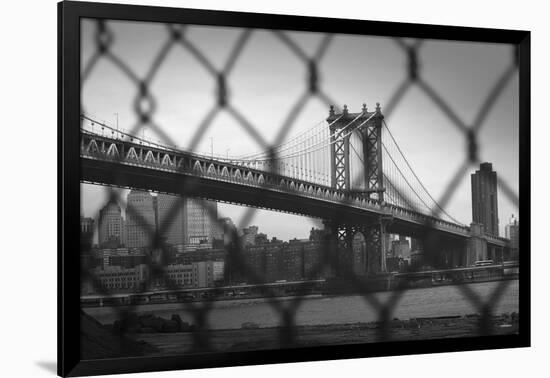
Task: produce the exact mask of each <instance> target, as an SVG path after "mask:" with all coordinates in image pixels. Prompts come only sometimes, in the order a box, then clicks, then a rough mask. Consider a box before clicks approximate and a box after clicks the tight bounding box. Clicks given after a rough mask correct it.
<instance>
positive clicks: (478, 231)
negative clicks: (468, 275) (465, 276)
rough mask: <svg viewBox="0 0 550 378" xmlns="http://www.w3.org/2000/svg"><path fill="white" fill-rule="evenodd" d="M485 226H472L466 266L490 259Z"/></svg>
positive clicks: (473, 224) (476, 224) (475, 224)
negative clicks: (484, 230)
mask: <svg viewBox="0 0 550 378" xmlns="http://www.w3.org/2000/svg"><path fill="white" fill-rule="evenodd" d="M484 236H485V235H484V232H483V225H482V224H478V223H472V224H471V225H470V238H469V239H468V245H467V247H466V266H472V265H474V263H475V262H476V261H482V260H487V259H488V254H487V240H486V239H485V238H484Z"/></svg>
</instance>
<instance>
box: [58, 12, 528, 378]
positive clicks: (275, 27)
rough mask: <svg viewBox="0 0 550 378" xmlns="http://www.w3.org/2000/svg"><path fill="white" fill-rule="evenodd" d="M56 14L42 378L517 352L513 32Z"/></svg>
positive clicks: (523, 129)
mask: <svg viewBox="0 0 550 378" xmlns="http://www.w3.org/2000/svg"><path fill="white" fill-rule="evenodd" d="M58 11H59V33H58V35H59V48H58V51H59V64H58V65H59V129H58V130H59V149H58V154H59V168H58V169H59V175H58V177H59V191H58V195H59V226H58V229H59V234H58V237H59V257H58V259H59V260H58V261H59V294H58V295H59V297H58V305H59V317H58V319H59V327H58V329H59V343H58V359H59V363H58V366H59V367H58V374H59V375H61V376H80V375H98V374H110V373H129V372H145V371H160V370H174V369H194V368H201V367H216V366H235V365H247V364H265V363H278V362H291V361H312V360H326V359H340V358H358V357H369V356H390V355H400V354H415V353H436V352H450V351H462V350H476V349H495V348H512V347H526V346H529V345H530V303H529V300H530V299H529V298H530V241H529V234H530V223H529V220H530V212H529V206H530V199H529V192H530V186H529V185H530V161H529V140H530V116H529V112H530V97H529V93H530V34H529V32H527V31H512V30H496V29H477V28H465V27H450V26H436V25H419V24H401V23H390V22H374V21H363V20H341V19H330V18H313V17H298V16H280V15H268V14H252V13H237V12H221V11H205V10H195V9H179V8H165V7H147V6H133V5H115V4H98V3H85V2H61V3H59V4H58ZM520 193H521V195H520ZM520 218H521V224H522V234H521V235H522V236H521V237H520V234H519V221H520ZM520 314H521V316H520Z"/></svg>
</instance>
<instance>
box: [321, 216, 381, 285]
mask: <svg viewBox="0 0 550 378" xmlns="http://www.w3.org/2000/svg"><path fill="white" fill-rule="evenodd" d="M389 222H391V218H387V217H385V216H382V217H380V218H379V219H378V221H376V222H372V223H368V224H361V225H357V224H353V225H351V224H337V223H334V222H325V227H328V228H329V229H330V231H331V235H333V238H334V239H335V241H336V246H337V248H336V249H337V250H336V251H335V253H336V254H337V256H338V258H337V259H334V261H336V262H337V266H336V267H334V268H335V271H336V274H337V275H338V276H339V277H342V278H346V277H350V276H352V275H353V276H373V275H379V274H384V273H386V272H387V269H386V253H385V251H386V250H387V248H388V246H386V245H385V244H386V233H387V231H386V227H387V225H388V224H389ZM361 236H362V237H361Z"/></svg>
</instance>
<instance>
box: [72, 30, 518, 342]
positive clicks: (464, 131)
mask: <svg viewBox="0 0 550 378" xmlns="http://www.w3.org/2000/svg"><path fill="white" fill-rule="evenodd" d="M86 22H89V23H90V24H91V25H93V44H92V45H93V51H92V52H91V53H90V54H89V56H88V57H87V59H85V60H84V61H82V62H81V64H82V71H81V72H82V73H81V85H82V87H84V86H85V85H86V84H87V83H88V82H89V81H91V80H93V75H92V74H93V72H94V70H95V69H96V67H97V66H98V65H99V64H100V63H101V62H104V63H108V64H110V65H111V67H112V68H114V69H115V70H117V71H118V72H119V73H120V74H122V75H123V76H124V77H125V78H126V79H127V81H128V82H130V83H131V84H132V86H133V87H134V88H135V94H134V96H133V98H128V102H130V103H131V104H132V107H133V111H134V113H135V116H136V120H137V121H136V123H135V124H134V125H133V127H132V129H131V130H130V131H129V132H128V134H129V135H138V134H139V133H140V131H142V130H143V129H144V128H147V129H148V130H151V131H152V132H154V133H155V134H156V135H158V136H159V137H160V138H161V140H162V143H163V144H165V145H169V146H175V145H177V143H176V141H175V140H172V139H171V138H170V137H169V135H168V133H167V132H166V131H165V128H164V127H163V125H162V124H160V123H158V122H157V121H156V115H157V110H158V99H157V98H156V97H155V94H154V91H153V90H152V87H153V85H154V83H155V79H156V78H157V76H158V73H159V72H160V71H161V70H162V69H163V63H164V62H165V60H166V59H167V56H168V54H169V53H170V52H172V51H174V50H177V49H180V51H181V52H183V53H185V54H188V55H189V56H191V57H192V58H194V59H195V61H196V62H198V63H199V64H200V65H201V66H202V67H203V68H204V70H205V71H206V72H207V74H208V75H209V76H210V77H211V79H212V82H213V83H215V92H214V93H213V96H214V98H215V101H214V102H213V106H212V107H211V108H210V109H208V110H207V111H206V113H205V114H204V116H203V118H202V121H201V122H200V124H199V126H198V127H197V129H196V131H195V133H194V134H193V135H191V137H190V138H189V140H190V143H189V146H188V147H187V148H186V149H187V150H189V151H194V150H195V149H196V148H197V146H198V145H199V144H200V142H201V141H203V140H204V138H205V137H206V134H207V131H208V130H209V128H210V126H211V125H212V124H213V121H214V119H215V118H216V117H217V116H218V115H219V114H220V113H222V112H225V114H226V115H228V116H230V117H231V118H232V119H233V120H234V121H236V123H238V124H239V125H240V126H241V127H242V130H244V131H245V132H246V133H247V134H248V135H249V136H250V138H251V139H252V140H253V141H255V142H256V143H257V145H258V146H259V147H260V148H261V149H267V150H271V151H272V158H273V159H274V160H276V159H277V156H276V150H275V149H274V148H273V147H274V146H277V145H278V144H280V143H281V142H283V141H284V140H285V138H286V137H287V136H288V135H289V133H290V132H291V130H292V129H293V127H294V126H296V123H297V119H298V118H299V116H300V114H301V112H302V111H303V109H304V107H305V106H306V104H307V103H308V101H310V100H311V99H312V98H316V99H318V100H319V101H321V102H322V103H324V104H326V108H327V109H328V108H329V106H330V105H336V107H337V109H340V107H339V102H338V101H337V99H333V98H331V96H330V94H329V93H327V92H326V91H325V90H324V88H323V80H322V78H323V77H324V76H325V75H327V76H328V75H329V74H330V73H327V72H323V61H324V60H325V59H326V57H327V54H328V53H329V48H330V46H331V44H332V43H333V41H334V36H333V35H331V34H324V35H322V37H321V39H320V43H319V45H318V47H317V48H316V49H314V51H313V52H310V51H306V50H305V49H304V48H302V47H301V46H300V44H298V43H297V42H296V41H295V40H294V39H293V38H292V36H291V35H290V34H289V33H287V32H284V31H273V32H272V33H273V34H274V36H275V37H276V38H277V39H278V40H279V41H280V42H281V43H282V44H283V45H284V46H285V47H286V48H287V49H288V50H289V51H290V52H291V54H293V55H294V56H295V57H296V58H297V59H298V60H299V62H301V64H302V65H303V67H304V70H305V73H306V75H305V77H304V85H303V90H302V92H301V93H300V94H299V95H298V97H297V98H296V100H295V101H294V102H293V105H292V106H291V108H290V110H289V111H288V114H287V115H286V117H284V122H283V123H282V125H281V126H280V128H279V129H278V130H277V132H276V134H275V135H276V136H275V138H274V139H273V142H272V143H270V142H268V141H267V139H266V137H265V136H264V135H263V132H262V131H261V129H260V128H259V127H258V126H257V125H254V124H253V123H252V122H251V121H249V120H248V119H247V117H246V115H245V113H244V112H242V110H240V109H239V108H238V107H237V106H235V105H234V103H233V102H232V94H234V93H236V92H238V90H239V88H236V87H233V86H232V85H231V77H232V74H233V72H234V70H235V67H236V66H237V65H238V64H239V62H240V59H242V56H243V54H246V50H247V44H248V43H249V42H250V40H251V38H252V37H253V35H254V34H255V33H257V32H258V31H257V30H252V29H240V30H239V35H238V37H237V38H236V41H235V42H234V44H233V45H232V47H231V53H230V54H229V55H228V57H227V58H226V59H225V60H224V61H222V62H213V61H211V59H210V58H209V57H208V55H207V54H205V53H204V49H207V48H208V46H200V45H197V44H196V43H194V42H193V41H192V39H190V38H188V34H189V33H190V31H191V30H192V29H193V26H192V25H174V24H168V25H165V26H164V29H165V32H164V37H163V39H161V40H158V46H159V49H158V51H157V52H156V53H155V55H153V59H152V60H151V63H150V66H149V67H148V69H147V70H146V72H145V74H144V75H141V74H140V73H138V72H137V71H136V70H134V69H133V68H132V62H131V61H130V60H127V58H126V57H124V56H121V55H119V53H117V51H116V48H115V47H116V44H117V35H116V33H115V32H114V31H113V29H112V27H111V21H108V20H86ZM388 43H393V44H394V45H395V46H396V47H397V49H398V50H399V51H400V54H402V56H403V57H404V59H405V62H406V64H405V66H404V67H403V70H405V72H406V74H405V75H404V77H403V79H402V81H401V82H399V83H398V85H397V86H396V87H395V90H394V91H393V94H392V95H391V96H390V99H389V101H387V103H385V104H384V116H385V118H386V119H391V117H392V114H393V113H394V112H395V111H396V110H397V109H398V108H399V107H400V105H401V104H402V102H403V98H404V96H405V95H406V94H407V93H408V92H410V91H412V90H413V89H416V90H417V91H420V93H421V94H422V95H424V96H425V97H426V98H427V99H429V101H431V103H432V104H433V109H434V112H436V111H438V112H442V114H444V116H445V117H446V118H447V119H448V123H449V125H452V126H451V127H453V128H455V129H456V130H457V131H458V132H459V133H460V135H462V137H463V140H464V144H465V149H464V153H463V159H462V163H461V164H460V166H459V168H458V169H457V171H456V172H455V173H454V174H453V176H452V179H451V180H450V181H449V182H448V185H447V186H446V190H445V191H444V193H443V194H442V195H441V196H440V198H438V203H439V204H440V206H441V208H435V209H433V213H432V215H433V216H434V217H437V216H438V215H439V212H440V211H441V209H443V208H446V207H447V206H448V204H449V202H450V201H451V199H452V198H453V196H454V195H455V193H456V188H457V187H458V183H459V182H460V181H461V180H462V179H463V178H464V176H465V175H466V174H467V173H468V171H469V170H470V169H471V168H472V167H474V166H476V165H477V164H479V163H480V158H479V151H480V149H481V148H482V146H480V143H479V135H480V132H481V131H482V130H483V128H484V125H485V124H486V123H487V119H488V116H489V113H490V112H491V110H492V109H493V108H494V107H495V106H496V104H497V102H498V100H499V98H500V97H501V96H502V94H503V93H504V91H505V90H506V88H507V87H508V86H509V85H510V82H511V81H512V80H513V79H514V76H515V75H517V70H518V52H517V51H516V50H515V49H513V48H510V55H509V56H510V58H509V63H508V65H507V66H506V68H505V69H504V70H503V71H502V73H501V74H500V75H499V77H498V79H497V80H496V81H495V82H494V84H493V86H492V87H490V88H487V92H486V93H487V94H486V96H485V99H484V101H483V102H482V103H481V104H480V106H479V109H477V110H474V112H475V113H474V117H473V122H469V121H467V119H469V118H470V117H471V114H467V115H466V116H464V115H463V114H461V113H462V112H463V110H461V111H460V112H458V111H457V110H456V109H454V108H453V106H452V104H451V103H449V102H448V101H446V99H445V97H444V96H442V95H441V94H440V93H439V92H438V91H437V89H435V88H434V87H433V86H432V85H431V84H430V83H429V81H428V80H426V79H425V75H426V73H425V72H424V70H423V64H422V63H423V61H422V51H423V48H424V45H425V44H426V41H425V40H413V41H410V40H405V39H400V38H394V39H388ZM145 53H147V54H149V52H143V54H145ZM218 67H221V68H218ZM182 70H185V67H184V66H182ZM266 74H268V73H266ZM81 107H82V112H83V113H86V109H87V104H86V103H85V101H83V103H82V104H81ZM273 173H277V172H276V171H274V172H273ZM355 180H362V177H356V178H355ZM498 185H499V188H500V190H501V191H502V193H503V194H504V195H505V196H506V197H507V198H508V200H509V201H510V202H511V203H513V205H514V206H515V207H516V208H518V201H519V200H518V195H517V193H516V192H515V190H514V189H513V185H511V184H510V183H508V182H506V181H505V180H502V179H499V181H498ZM138 189H139V188H138ZM105 191H106V193H107V197H108V198H109V200H112V201H115V202H117V203H125V199H124V198H122V197H121V192H120V191H119V190H116V189H115V188H114V187H111V186H105ZM403 197H406V195H405V194H404V195H403ZM184 201H185V199H184V198H183V197H179V200H178V201H177V202H176V203H175V204H174V206H173V207H172V208H171V210H170V211H169V212H168V214H167V216H166V217H165V218H164V219H163V221H162V222H159V225H158V227H155V226H151V225H149V226H147V225H148V222H147V220H146V219H144V218H143V215H142V214H140V212H139V211H136V209H135V208H133V207H132V205H131V204H129V203H128V204H127V208H126V216H127V217H128V216H131V217H132V218H133V219H136V220H137V221H138V223H140V224H142V225H143V227H144V232H146V233H147V234H149V235H150V240H151V246H150V249H151V250H158V251H161V252H160V253H161V255H164V254H167V253H168V250H169V248H170V246H168V245H167V244H166V241H165V238H164V237H163V236H164V235H165V234H166V232H167V229H168V227H169V225H170V223H171V221H172V220H173V219H174V217H175V216H176V214H177V212H178V211H179V209H181V207H182V206H184V204H183V202H184ZM344 201H345V200H344ZM410 207H411V208H414V204H412V203H411V204H410ZM205 211H208V212H212V209H211V208H210V207H205ZM256 211H257V210H256V209H255V208H247V209H246V211H245V213H244V216H243V217H242V218H241V220H240V222H239V226H246V225H249V224H250V221H251V220H252V218H253V217H254V215H255V212H256ZM211 217H215V218H216V219H215V220H216V221H219V219H221V218H223V214H217V213H213V212H212V213H211ZM331 220H332V221H333V222H334V223H335V224H338V223H339V222H342V223H345V219H341V218H339V215H335V216H334V218H333V219H331ZM219 227H220V228H223V227H225V226H224V224H222V223H220V224H219ZM225 231H226V233H227V234H229V236H230V237H229V239H228V240H226V242H225V245H224V248H225V252H226V269H236V267H237V268H238V271H239V274H240V275H242V276H243V277H245V278H246V281H247V282H257V283H266V279H265V277H264V276H263V275H262V272H258V271H256V270H255V269H254V267H252V266H249V265H248V264H247V262H246V259H245V257H244V255H245V252H244V251H245V246H244V245H243V243H242V239H241V238H240V236H239V234H238V232H237V229H236V228H233V229H227V228H226V230H225ZM324 237H325V240H324V242H322V243H320V248H321V251H320V256H321V258H320V259H319V261H318V263H317V264H316V265H315V266H314V267H313V268H312V270H311V272H310V273H311V276H312V277H318V276H320V275H322V272H324V271H326V270H327V269H335V268H336V266H337V265H338V257H337V255H338V253H337V252H338V251H337V246H336V245H335V241H334V240H335V238H334V235H331V234H326V235H325V236H324ZM422 241H423V245H424V248H425V251H424V252H425V258H427V259H430V258H435V256H436V254H437V251H439V249H438V246H439V243H441V239H440V237H439V234H438V232H437V231H435V229H434V227H433V225H432V224H431V223H430V222H429V221H428V222H427V223H426V224H425V225H424V231H423V236H422ZM87 248H89V246H82V251H81V253H82V254H86V253H88V252H89V250H87ZM162 261H163V259H162V258H161V259H154V258H152V257H151V256H150V255H148V256H147V260H146V261H145V264H146V265H147V266H148V268H149V271H150V275H149V276H148V278H147V283H146V285H144V286H143V290H146V287H148V284H149V283H150V282H152V281H154V280H158V279H159V278H160V279H162V280H163V282H164V283H165V286H166V288H167V289H168V290H173V291H174V292H176V291H178V290H181V287H180V286H179V285H178V283H177V282H176V280H175V279H174V278H172V277H171V275H170V274H169V271H168V270H167V266H166V265H165V264H163V263H162ZM428 262H429V261H428ZM81 279H82V282H87V283H89V284H90V285H92V286H93V289H94V291H95V292H96V293H98V294H100V295H102V296H104V298H106V299H108V298H115V295H114V294H113V293H112V292H110V291H109V290H107V289H106V288H105V287H103V286H102V285H101V284H100V283H99V281H98V280H97V277H94V270H93V269H91V268H90V266H87V265H86V264H83V265H82V268H81ZM349 280H350V282H351V284H352V285H353V287H354V289H355V290H354V291H355V292H356V293H360V296H361V297H362V298H363V300H364V301H365V303H366V304H367V305H368V306H369V307H370V308H371V309H374V310H375V312H376V313H377V314H378V323H377V325H376V327H375V328H374V330H373V331H372V332H371V334H369V337H368V338H367V339H365V340H364V341H368V342H371V341H388V340H393V336H392V332H391V329H392V322H393V321H394V318H393V314H394V312H395V309H396V308H398V306H399V304H400V301H401V299H402V298H403V296H404V295H406V293H407V292H408V289H407V288H406V287H400V288H397V289H396V290H394V291H391V292H390V293H389V294H388V296H387V297H386V298H385V300H383V299H382V297H381V296H380V295H379V294H378V293H373V292H372V290H370V288H369V287H368V283H366V281H364V280H362V279H360V277H357V276H354V275H351V276H350V277H349ZM510 282H511V281H510V280H502V281H499V282H498V283H497V284H496V286H495V289H494V290H493V291H492V292H491V293H490V294H489V295H488V296H485V295H481V294H479V293H478V292H476V291H475V290H474V289H472V288H471V287H470V286H469V285H457V286H455V287H456V290H459V291H460V293H461V294H462V295H463V296H465V297H466V298H467V300H468V301H469V302H470V303H471V305H472V306H473V307H474V308H475V312H477V313H478V314H479V317H478V318H476V320H475V321H476V324H477V326H476V327H477V328H476V329H475V330H474V335H475V334H477V335H485V334H492V333H493V332H494V331H495V329H494V327H493V321H492V319H493V315H494V309H495V308H496V306H497V304H498V302H499V300H500V299H501V298H502V296H503V295H504V293H505V292H506V289H507V287H508V285H509V284H510ZM264 294H265V297H266V299H265V300H266V301H267V303H268V304H269V306H271V308H272V310H273V312H274V313H275V314H276V315H275V316H276V317H277V318H278V319H279V325H280V326H279V327H278V328H277V329H276V331H274V333H273V335H272V337H273V339H272V340H270V342H269V343H268V345H267V347H269V348H286V347H294V346H300V345H303V344H301V342H300V340H301V337H302V336H303V335H301V334H300V332H299V331H298V327H297V326H296V317H297V314H298V313H299V310H300V307H301V305H302V304H303V302H304V296H305V294H307V292H306V291H304V292H303V293H300V292H299V289H298V291H297V292H295V295H294V296H292V297H291V298H289V299H288V300H285V301H281V300H279V299H277V294H278V293H277V292H276V291H275V290H273V289H271V288H270V286H266V287H265V291H264ZM224 298H225V299H227V298H226V297H224V292H223V290H222V289H220V290H214V291H212V296H211V297H210V298H209V300H204V301H192V302H186V303H180V304H178V305H181V308H185V309H186V311H187V312H189V313H191V314H193V319H192V324H193V327H194V328H193V330H192V332H190V333H188V336H186V337H190V338H191V341H190V342H188V344H189V345H188V349H187V351H188V352H189V353H198V352H207V351H214V350H216V345H215V344H216V341H215V340H216V331H214V330H211V327H210V325H209V313H210V312H211V311H212V310H213V308H214V306H215V303H216V301H215V300H216V299H224ZM137 306H138V305H137V304H132V303H130V304H127V305H125V306H113V308H112V310H113V311H114V312H116V314H117V315H116V317H117V318H118V319H121V320H124V319H128V318H130V317H131V316H132V314H135V313H136V312H137V310H138V308H137ZM174 311H177V308H175V309H174ZM118 331H119V333H120V335H121V336H120V337H122V338H124V337H126V336H128V335H127V334H126V333H127V331H129V330H128V329H127V327H126V328H125V324H124V321H122V323H121V326H120V329H119V330H118ZM243 332H244V331H243ZM176 335H178V334H176ZM181 337H182V338H183V336H181ZM235 337H237V336H235ZM371 337H372V338H371ZM174 340H176V341H174V342H175V343H176V344H177V343H178V342H179V341H177V339H174ZM182 340H183V339H182ZM181 342H182V343H184V341H181ZM264 347H265V346H264Z"/></svg>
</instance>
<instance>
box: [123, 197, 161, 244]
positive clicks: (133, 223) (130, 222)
mask: <svg viewBox="0 0 550 378" xmlns="http://www.w3.org/2000/svg"><path fill="white" fill-rule="evenodd" d="M155 230H156V224H155V210H154V206H153V196H152V195H151V194H150V193H149V192H143V191H138V190H131V191H130V193H128V197H127V208H126V238H127V247H128V248H141V247H150V246H152V243H153V237H154V235H155Z"/></svg>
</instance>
